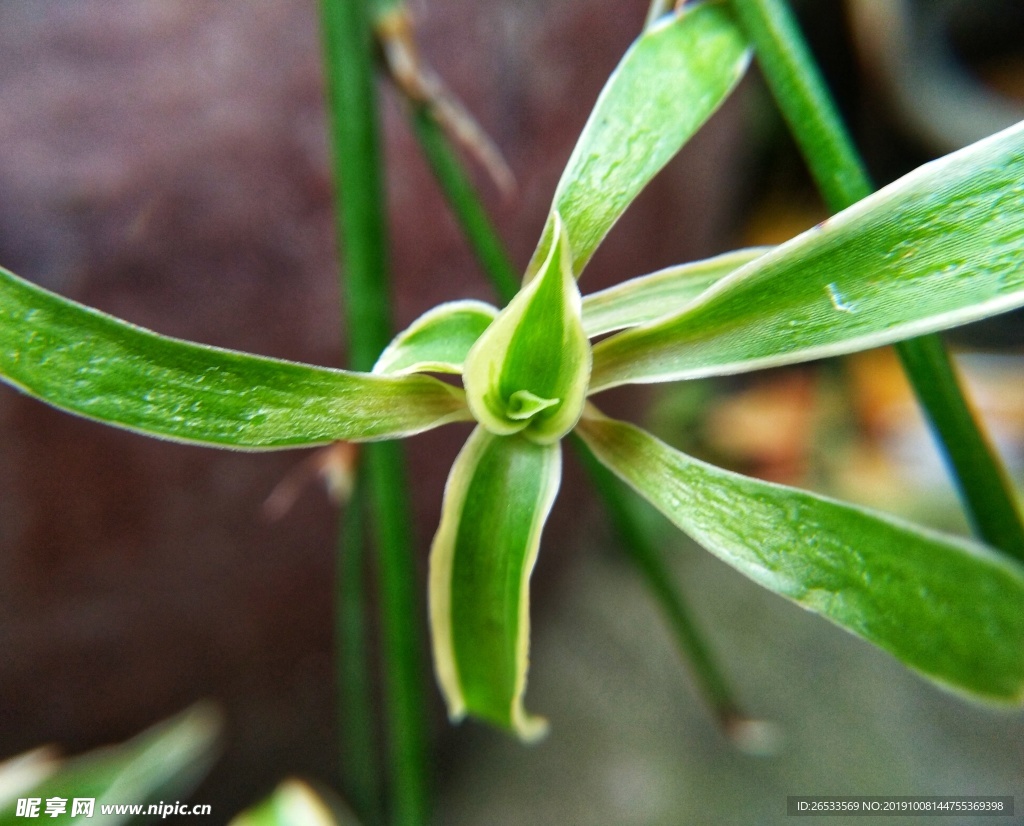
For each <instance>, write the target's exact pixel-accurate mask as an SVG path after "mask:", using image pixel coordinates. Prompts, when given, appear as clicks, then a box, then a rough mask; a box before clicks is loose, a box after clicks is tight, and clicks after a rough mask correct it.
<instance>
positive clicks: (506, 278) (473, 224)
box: [411, 106, 520, 303]
mask: <svg viewBox="0 0 1024 826" xmlns="http://www.w3.org/2000/svg"><path fill="white" fill-rule="evenodd" d="M411 120H412V126H413V131H414V132H415V134H416V138H417V140H418V141H419V144H420V148H421V149H422V150H423V154H424V155H425V156H426V158H427V162H428V163H429V164H430V168H431V169H432V170H433V172H434V177H435V178H436V179H437V182H438V183H439V184H440V186H441V191H442V192H444V195H445V198H446V199H447V201H448V206H449V207H450V208H451V210H452V212H453V213H454V214H455V217H456V219H457V220H458V222H459V225H460V226H461V227H462V232H463V234H464V235H465V236H466V240H467V241H469V245H470V247H471V248H472V250H473V253H474V254H475V255H476V257H477V260H478V261H479V262H480V266H481V267H483V269H484V271H485V272H486V273H487V274H488V276H489V277H490V279H491V283H492V284H493V285H494V289H495V290H496V291H497V293H498V295H499V296H500V297H501V300H502V301H503V302H505V303H508V302H509V301H510V300H511V299H512V296H514V295H515V294H516V293H517V292H518V291H519V281H520V277H519V273H518V272H517V271H516V269H515V268H514V267H513V266H512V264H511V263H510V262H509V260H508V256H507V255H506V254H505V248H504V245H503V244H502V242H501V239H500V238H499V237H498V233H497V232H496V231H495V229H494V227H493V226H492V225H491V221H490V219H489V218H488V217H487V213H486V212H485V211H484V208H483V205H482V204H481V203H480V199H479V198H478V197H477V194H476V191H475V190H474V189H473V185H472V183H470V180H469V177H468V176H467V175H466V173H465V171H464V170H463V168H462V165H461V164H460V163H459V159H458V157H457V156H456V155H455V153H454V152H453V151H452V148H451V146H449V144H448V138H447V136H446V135H445V133H444V130H443V129H442V128H441V126H440V125H439V124H438V122H437V120H436V119H435V118H434V117H433V115H431V114H430V112H429V110H428V109H427V107H425V106H416V107H415V108H414V110H413V112H412V118H411Z"/></svg>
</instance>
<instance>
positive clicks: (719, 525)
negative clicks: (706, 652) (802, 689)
mask: <svg viewBox="0 0 1024 826" xmlns="http://www.w3.org/2000/svg"><path fill="white" fill-rule="evenodd" d="M576 432H577V433H578V434H579V435H580V436H581V437H582V438H583V441H584V442H585V443H586V444H587V446H588V447H589V448H590V449H591V450H592V451H593V452H594V454H595V456H597V458H598V459H599V460H600V461H601V462H602V463H604V464H605V465H606V466H607V467H608V468H609V469H611V470H612V471H613V472H615V473H616V474H617V475H618V476H620V477H621V478H622V479H623V480H624V481H625V482H627V483H628V484H629V485H630V486H632V487H633V488H634V489H635V490H636V491H637V492H638V493H639V494H640V495H641V496H643V497H645V498H646V499H647V500H648V501H649V502H651V504H653V505H654V506H655V507H656V508H658V510H660V511H661V512H662V513H663V514H665V516H667V517H668V518H669V519H670V520H671V521H672V522H674V523H675V524H676V526H677V527H679V528H680V529H681V530H683V531H684V532H685V533H687V534H689V535H690V536H691V537H693V539H695V540H696V541H697V542H699V543H700V544H701V545H703V546H704V547H705V548H707V549H708V550H709V551H711V553H713V554H714V555H715V556H717V557H718V558H719V559H721V560H723V561H724V562H726V563H728V564H729V565H731V566H733V567H734V568H736V569H737V570H738V571H740V572H741V573H743V574H745V575H746V576H748V577H750V578H751V579H752V580H754V581H755V582H757V583H758V584H759V585H762V586H764V587H765V588H767V589H768V590H770V591H774V592H775V593H777V594H780V595H781V596H784V597H786V598H788V599H790V600H792V601H793V602H796V603H797V604H798V605H801V606H802V607H804V608H806V609H808V610H810V611H813V612H814V613H817V614H820V615H822V616H823V617H825V618H827V619H829V620H831V621H832V622H834V623H835V624H837V625H839V626H840V627H842V628H845V629H846V630H847V631H850V632H851V633H853V634H855V635H857V636H859V637H862V638H863V639H865V640H868V641H869V642H872V643H874V644H875V645H877V646H879V647H880V648H882V649H884V650H886V651H888V652H889V653H890V654H892V655H894V656H895V657H897V658H898V659H899V660H901V661H903V663H905V664H906V665H908V666H909V667H911V668H913V669H914V670H916V671H919V672H920V673H922V674H924V675H925V676H927V677H929V678H931V679H932V680H935V681H936V682H938V683H940V684H943V685H945V686H946V687H948V688H951V689H954V690H956V691H958V692H963V693H966V694H968V695H970V696H972V697H974V698H975V699H984V700H989V701H997V702H1004V703H1020V702H1022V701H1024V567H1022V566H1021V565H1019V564H1018V563H1016V562H1014V561H1012V560H1008V559H1006V558H1004V557H1002V556H1000V555H999V554H997V553H995V552H994V551H992V550H990V549H988V548H987V547H985V546H982V545H978V544H975V543H973V542H969V541H967V540H962V539H957V538H953V537H949V536H943V535H941V534H937V533H933V532H931V531H927V530H924V529H921V528H918V527H915V526H913V525H910V524H908V523H906V522H902V521H900V520H898V519H896V518H894V517H891V516H888V515H884V514H881V513H875V512H872V511H869V510H866V509H863V508H858V507H854V506H852V505H847V504H843V503H841V502H836V501H834V500H832V499H828V498H826V497H823V496H818V495H816V494H813V493H809V492H807V491H802V490H796V489H793V488H788V487H784V486H782V485H776V484H771V483H768V482H760V481H757V480H755V479H750V478H748V477H746V476H741V475H739V474H736V473H731V472H729V471H726V470H722V469H721V468H717V467H714V466H713V465H709V464H706V463H704V462H701V461H698V460H697V459H694V458H692V457H690V456H687V455H686V454H684V453H681V452H680V451H678V450H675V449H673V448H671V447H669V446H668V445H666V444H665V443H664V442H661V441H659V440H658V439H656V438H655V437H654V436H652V435H650V434H649V433H647V432H645V431H643V430H641V429H640V428H637V427H634V426H633V425H629V424H625V423H624V422H618V421H614V420H612V419H607V418H604V417H603V416H600V415H599V414H596V412H595V413H592V408H589V409H588V412H587V414H586V415H585V417H584V418H583V419H582V420H581V421H580V424H579V426H578V427H577V429H576Z"/></svg>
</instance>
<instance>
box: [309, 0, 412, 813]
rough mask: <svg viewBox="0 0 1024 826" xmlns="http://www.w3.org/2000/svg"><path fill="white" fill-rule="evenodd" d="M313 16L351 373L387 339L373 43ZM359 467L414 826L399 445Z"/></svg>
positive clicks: (336, 20)
mask: <svg viewBox="0 0 1024 826" xmlns="http://www.w3.org/2000/svg"><path fill="white" fill-rule="evenodd" d="M320 9H321V24H322V29H323V41H324V66H325V73H326V81H327V92H328V101H329V104H330V105H329V107H328V108H329V112H330V115H329V117H330V121H329V124H330V136H331V146H332V150H333V160H334V176H335V192H336V196H335V197H336V207H337V209H336V212H337V222H338V223H337V231H338V237H339V245H340V247H341V252H342V260H343V272H344V278H343V279H342V289H343V293H344V296H345V312H346V316H347V320H348V335H349V357H350V361H351V364H352V366H353V367H354V368H355V369H357V370H368V369H370V367H371V366H372V365H373V363H374V361H375V360H376V358H377V354H378V353H380V351H381V350H383V349H384V347H385V346H386V345H387V344H388V342H389V341H390V339H391V324H390V318H389V307H390V296H389V290H388V282H387V237H386V235H387V233H386V224H385V209H384V196H383V184H382V167H381V155H380V145H379V139H378V123H377V118H378V114H377V100H376V89H375V85H374V76H373V54H374V52H373V35H372V30H371V25H370V16H369V10H368V8H367V5H366V3H365V2H363V0H321V5H320ZM362 463H363V468H364V470H365V474H366V479H367V485H368V489H367V495H368V496H369V499H370V512H371V514H372V517H373V519H372V521H373V526H372V527H373V534H374V538H375V540H376V547H377V558H378V571H379V583H380V590H381V611H382V616H381V630H382V646H381V647H382V655H383V659H384V687H385V692H384V707H385V716H386V720H387V732H388V750H387V754H388V768H389V779H390V784H391V786H390V791H391V804H392V806H391V811H390V817H391V821H392V822H394V823H399V824H422V823H425V822H426V821H427V819H428V816H429V800H428V791H427V789H428V782H427V761H426V742H427V736H426V715H425V702H424V698H423V681H422V669H421V663H420V650H421V649H420V645H419V639H418V634H417V629H418V627H419V626H420V625H421V623H420V622H419V621H418V619H419V618H420V617H421V616H422V612H421V611H420V606H419V602H418V600H417V598H416V589H415V570H416V568H415V564H414V556H413V548H412V541H411V537H410V534H409V529H408V525H409V524H410V523H411V513H410V508H409V501H408V496H407V494H406V483H405V469H404V463H403V459H402V454H401V450H400V448H399V446H398V445H397V444H395V443H388V442H384V443H377V444H371V445H368V446H367V447H366V448H365V449H364V450H363V454H362Z"/></svg>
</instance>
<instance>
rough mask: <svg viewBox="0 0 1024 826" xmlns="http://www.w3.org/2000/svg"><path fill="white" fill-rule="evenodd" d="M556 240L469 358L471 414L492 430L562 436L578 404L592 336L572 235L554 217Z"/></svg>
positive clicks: (577, 411)
mask: <svg viewBox="0 0 1024 826" xmlns="http://www.w3.org/2000/svg"><path fill="white" fill-rule="evenodd" d="M555 233H556V235H555V238H556V241H555V244H554V245H553V246H552V247H551V248H550V254H549V255H548V258H547V261H546V262H545V263H544V266H543V267H542V268H541V271H540V273H539V274H538V276H537V278H535V279H533V281H531V282H530V283H529V284H528V285H527V286H526V287H524V288H523V289H522V290H520V291H519V293H517V294H516V296H515V298H513V299H512V301H511V302H510V303H509V305H508V306H507V307H506V308H505V309H504V310H502V311H501V313H500V314H499V315H498V317H497V318H496V319H495V320H494V322H493V323H492V324H491V325H490V326H489V327H488V328H487V330H486V331H485V332H484V334H483V335H482V336H480V338H479V339H478V340H477V342H476V344H474V345H473V348H472V349H471V350H470V351H469V355H468V356H467V357H466V362H465V370H464V373H463V381H464V382H465V385H466V400H467V401H468V402H469V407H470V409H471V410H472V411H473V416H474V418H475V419H476V420H477V421H478V422H480V423H481V424H482V425H483V426H484V427H486V428H487V429H488V430H490V431H491V432H492V433H498V434H509V433H518V432H519V431H523V432H524V434H525V435H526V436H528V437H529V438H531V439H534V440H535V441H539V442H552V441H556V440H558V439H560V438H561V437H562V436H564V435H565V434H566V433H567V432H568V431H569V430H571V429H572V426H573V425H574V424H575V423H576V420H577V419H578V418H579V416H580V412H581V411H582V409H583V400H584V398H585V397H586V392H587V379H588V378H589V377H590V342H589V341H588V340H587V335H586V333H585V332H584V331H583V322H582V320H581V316H580V312H581V311H580V292H579V288H578V287H577V286H576V281H575V279H573V277H572V270H571V268H570V255H571V251H570V248H569V240H568V238H567V237H566V234H565V231H564V229H563V228H562V224H561V221H559V220H558V216H557V215H556V216H555Z"/></svg>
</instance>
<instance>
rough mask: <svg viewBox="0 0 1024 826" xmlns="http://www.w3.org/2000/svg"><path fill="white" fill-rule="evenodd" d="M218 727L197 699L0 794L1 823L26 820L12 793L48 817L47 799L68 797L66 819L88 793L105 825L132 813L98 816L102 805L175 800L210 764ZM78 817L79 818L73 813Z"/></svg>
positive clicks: (210, 710)
mask: <svg viewBox="0 0 1024 826" xmlns="http://www.w3.org/2000/svg"><path fill="white" fill-rule="evenodd" d="M220 727H221V720H220V715H219V713H218V712H217V711H216V710H214V709H213V708H212V707H211V706H210V705H206V704H200V705H196V706H193V707H192V708H190V709H188V710H186V711H184V712H183V713H181V714H179V715H178V716H177V717H174V718H172V719H170V720H167V721H166V722H163V723H160V724H159V725H156V726H153V728H151V729H149V730H147V731H144V732H143V733H142V734H140V735H138V736H137V737H135V738H133V739H131V740H129V741H128V742H126V743H122V744H120V745H117V746H109V747H107V748H103V749H97V750H96V751H92V752H89V753H87V754H84V755H82V756H80V757H75V758H72V759H70V760H66V761H63V762H61V763H59V764H58V765H57V766H56V767H54V768H53V769H52V771H51V772H50V773H49V775H48V776H47V778H46V779H45V780H43V781H42V782H41V783H39V784H37V785H35V786H34V787H32V788H30V789H25V788H19V789H16V790H14V791H13V794H12V796H11V797H10V799H9V800H5V799H3V798H0V826H8V824H10V826H14V824H23V823H25V818H23V817H17V816H16V809H15V806H14V800H15V799H17V798H33V797H38V798H40V800H41V801H42V803H41V805H40V814H41V815H43V816H44V820H47V821H49V820H50V818H46V817H45V805H46V800H47V799H49V798H54V797H59V798H63V799H65V800H66V801H67V812H66V814H65V815H64V816H62V818H61V819H63V817H67V818H70V815H71V811H72V806H73V802H74V798H76V797H77V798H93V799H94V800H95V805H94V808H93V812H94V817H95V818H96V820H97V821H99V822H102V823H110V824H113V823H124V822H127V821H129V820H132V819H133V818H132V816H131V815H129V814H109V815H105V816H101V813H100V807H101V806H103V805H107V804H136V805H139V804H144V803H146V802H147V801H157V800H180V799H181V797H182V796H183V795H185V794H187V793H188V792H189V791H191V789H192V788H193V787H194V786H195V785H196V784H197V783H198V782H199V780H200V779H201V778H202V777H203V775H205V774H206V771H207V770H208V769H209V767H210V765H211V764H212V762H213V759H214V757H215V755H216V745H217V736H218V733H219V730H220ZM0 779H2V778H0ZM0 785H2V784H0ZM157 805H159V804H157ZM158 814H163V812H158ZM164 816H166V815H164ZM79 819H84V818H80V817H76V818H75V820H76V821H77V820H79ZM84 820H86V821H87V822H88V819H84Z"/></svg>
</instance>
